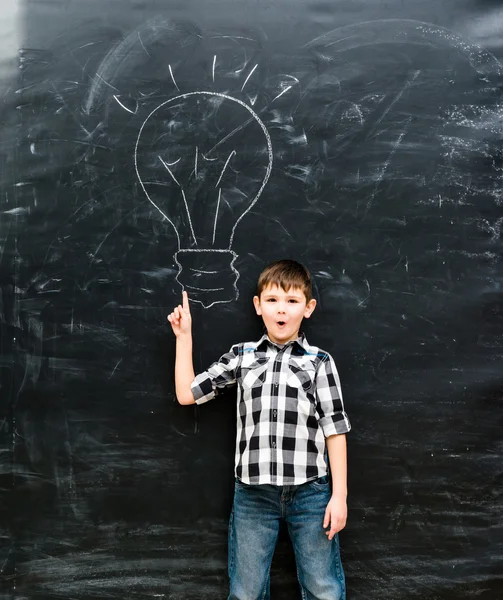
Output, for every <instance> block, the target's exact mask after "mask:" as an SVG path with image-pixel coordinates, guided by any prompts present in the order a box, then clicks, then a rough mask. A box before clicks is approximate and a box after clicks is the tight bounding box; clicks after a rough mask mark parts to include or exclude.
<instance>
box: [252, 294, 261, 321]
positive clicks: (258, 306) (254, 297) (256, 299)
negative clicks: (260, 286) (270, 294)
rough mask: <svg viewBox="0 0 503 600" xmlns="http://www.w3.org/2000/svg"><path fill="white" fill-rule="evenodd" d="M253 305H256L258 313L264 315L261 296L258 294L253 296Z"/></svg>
mask: <svg viewBox="0 0 503 600" xmlns="http://www.w3.org/2000/svg"><path fill="white" fill-rule="evenodd" d="M253 306H254V307H255V312H256V313H257V315H259V316H261V315H262V309H261V308H260V298H259V297H258V296H253Z"/></svg>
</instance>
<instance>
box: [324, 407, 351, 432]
mask: <svg viewBox="0 0 503 600" xmlns="http://www.w3.org/2000/svg"><path fill="white" fill-rule="evenodd" d="M320 427H321V429H322V430H323V435H324V436H325V437H326V438H327V437H329V436H331V435H341V434H342V433H348V432H349V431H351V423H350V422H349V418H348V415H347V414H346V413H345V412H344V411H343V412H339V413H336V414H335V415H330V416H328V417H323V418H322V419H320Z"/></svg>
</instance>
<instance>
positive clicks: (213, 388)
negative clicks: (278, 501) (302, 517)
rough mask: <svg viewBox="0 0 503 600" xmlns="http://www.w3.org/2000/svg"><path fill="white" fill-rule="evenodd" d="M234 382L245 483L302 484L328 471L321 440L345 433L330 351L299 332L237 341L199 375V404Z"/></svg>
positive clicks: (239, 472) (239, 471)
mask: <svg viewBox="0 0 503 600" xmlns="http://www.w3.org/2000/svg"><path fill="white" fill-rule="evenodd" d="M234 384H237V436H236V457H235V473H236V477H238V478H239V479H240V480H241V481H242V482H244V483H249V484H266V483H268V484H273V485H300V484H301V483H305V482H306V481H309V480H311V479H315V478H317V477H322V476H323V475H326V474H327V460H326V446H325V438H326V437H328V436H330V435H333V434H341V433H346V432H348V431H349V430H350V429H351V425H350V423H349V419H348V417H347V415H346V413H345V411H344V404H343V401H342V394H341V389H340V381H339V375H338V373H337V369H336V367H335V363H334V360H333V358H332V357H331V356H330V354H328V353H326V352H323V351H322V350H320V349H319V348H317V347H316V346H311V345H309V344H308V343H307V341H306V338H305V337H304V336H303V335H301V336H300V337H299V338H298V339H297V340H295V341H293V342H288V343H287V344H285V345H284V346H280V345H277V344H274V343H273V342H271V341H270V340H269V338H268V336H267V335H264V336H263V337H262V338H261V339H260V340H259V341H258V342H246V343H243V344H236V345H235V346H233V347H232V348H231V350H230V351H229V352H227V354H224V355H223V356H222V357H221V358H220V360H218V361H217V362H216V363H213V365H211V367H210V368H209V369H208V370H207V371H204V372H203V373H200V374H199V375H197V377H196V378H195V379H194V381H193V383H192V392H193V394H194V398H195V400H196V403H197V404H202V403H204V402H207V401H208V400H211V399H212V398H214V397H215V395H216V394H217V393H218V390H219V389H222V388H225V387H227V386H230V385H234Z"/></svg>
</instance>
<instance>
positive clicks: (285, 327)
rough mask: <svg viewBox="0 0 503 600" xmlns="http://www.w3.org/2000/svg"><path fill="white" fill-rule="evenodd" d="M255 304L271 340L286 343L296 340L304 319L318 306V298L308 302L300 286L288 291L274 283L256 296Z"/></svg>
mask: <svg viewBox="0 0 503 600" xmlns="http://www.w3.org/2000/svg"><path fill="white" fill-rule="evenodd" d="M253 304H254V305H255V310H256V311H257V315H260V316H261V317H262V319H263V320H264V325H265V326H266V329H267V334H268V335H269V339H270V340H271V342H275V343H276V344H286V343H287V342H289V341H291V340H296V339H297V337H298V335H299V329H300V324H301V323H302V319H308V318H309V317H310V316H311V314H312V312H313V310H314V309H315V307H316V300H314V299H311V300H309V302H306V296H305V295H304V292H303V291H302V290H301V289H300V288H294V287H291V288H290V289H289V290H288V292H285V290H284V289H282V288H280V287H278V286H276V285H273V286H268V287H267V288H265V289H264V290H262V293H261V294H260V297H259V296H254V298H253Z"/></svg>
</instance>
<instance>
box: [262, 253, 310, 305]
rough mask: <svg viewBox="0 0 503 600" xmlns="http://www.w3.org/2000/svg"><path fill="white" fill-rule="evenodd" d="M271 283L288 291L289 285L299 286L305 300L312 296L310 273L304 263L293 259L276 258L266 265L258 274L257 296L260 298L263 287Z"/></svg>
mask: <svg viewBox="0 0 503 600" xmlns="http://www.w3.org/2000/svg"><path fill="white" fill-rule="evenodd" d="M272 285H276V286H278V287H280V288H281V289H282V290H284V291H285V292H288V291H289V289H290V288H291V287H294V288H299V289H301V290H302V291H303V292H304V296H305V297H306V302H309V301H310V300H311V298H312V297H313V286H312V283H311V274H310V273H309V271H308V270H307V269H306V267H305V266H304V265H301V264H300V263H298V262H296V261H295V260H289V259H283V260H277V261H275V262H273V263H271V264H270V265H269V266H267V267H266V268H265V269H264V270H263V271H262V273H260V275H259V278H258V283H257V296H258V297H259V298H260V294H261V293H262V292H263V291H264V289H265V288H267V287H269V286H272Z"/></svg>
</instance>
